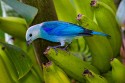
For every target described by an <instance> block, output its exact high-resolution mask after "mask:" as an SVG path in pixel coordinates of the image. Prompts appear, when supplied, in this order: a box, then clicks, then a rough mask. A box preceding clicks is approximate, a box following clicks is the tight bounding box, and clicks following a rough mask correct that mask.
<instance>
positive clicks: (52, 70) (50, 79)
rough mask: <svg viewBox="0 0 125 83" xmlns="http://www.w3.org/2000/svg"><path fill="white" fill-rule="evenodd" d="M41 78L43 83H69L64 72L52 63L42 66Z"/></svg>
mask: <svg viewBox="0 0 125 83" xmlns="http://www.w3.org/2000/svg"><path fill="white" fill-rule="evenodd" d="M43 76H44V80H45V83H70V80H69V78H68V76H67V75H66V74H65V72H64V71H63V70H62V69H60V68H59V67H58V66H56V65H55V64H54V63H53V62H48V63H46V64H45V65H44V64H43Z"/></svg>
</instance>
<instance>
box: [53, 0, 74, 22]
mask: <svg viewBox="0 0 125 83" xmlns="http://www.w3.org/2000/svg"><path fill="white" fill-rule="evenodd" d="M53 2H54V6H55V9H56V13H57V16H58V20H61V21H66V22H75V19H74V18H75V17H76V11H75V8H74V7H73V5H72V4H71V2H70V0H53Z"/></svg>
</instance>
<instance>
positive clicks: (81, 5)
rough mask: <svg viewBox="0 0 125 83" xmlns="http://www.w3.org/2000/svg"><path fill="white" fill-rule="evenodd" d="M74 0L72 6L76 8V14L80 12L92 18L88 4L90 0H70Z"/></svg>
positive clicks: (92, 13)
mask: <svg viewBox="0 0 125 83" xmlns="http://www.w3.org/2000/svg"><path fill="white" fill-rule="evenodd" d="M72 1H73V2H74V7H75V9H76V10H77V14H79V13H82V14H84V15H85V16H87V17H89V18H90V19H93V15H94V12H93V10H92V7H91V6H90V2H91V0H84V1H83V0H72Z"/></svg>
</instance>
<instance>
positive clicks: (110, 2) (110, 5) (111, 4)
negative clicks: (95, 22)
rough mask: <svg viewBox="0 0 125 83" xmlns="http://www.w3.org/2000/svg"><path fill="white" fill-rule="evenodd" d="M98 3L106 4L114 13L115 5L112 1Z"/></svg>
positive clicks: (104, 0)
mask: <svg viewBox="0 0 125 83" xmlns="http://www.w3.org/2000/svg"><path fill="white" fill-rule="evenodd" d="M99 1H101V2H103V3H105V4H107V5H108V6H109V7H111V8H112V10H113V11H114V12H116V10H117V9H116V5H115V3H114V0H99Z"/></svg>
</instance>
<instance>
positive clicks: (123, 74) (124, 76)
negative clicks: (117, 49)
mask: <svg viewBox="0 0 125 83" xmlns="http://www.w3.org/2000/svg"><path fill="white" fill-rule="evenodd" d="M111 66H112V77H113V79H114V82H115V83H125V66H124V65H123V64H122V63H121V62H120V61H119V60H118V59H116V58H114V59H113V60H112V61H111Z"/></svg>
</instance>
